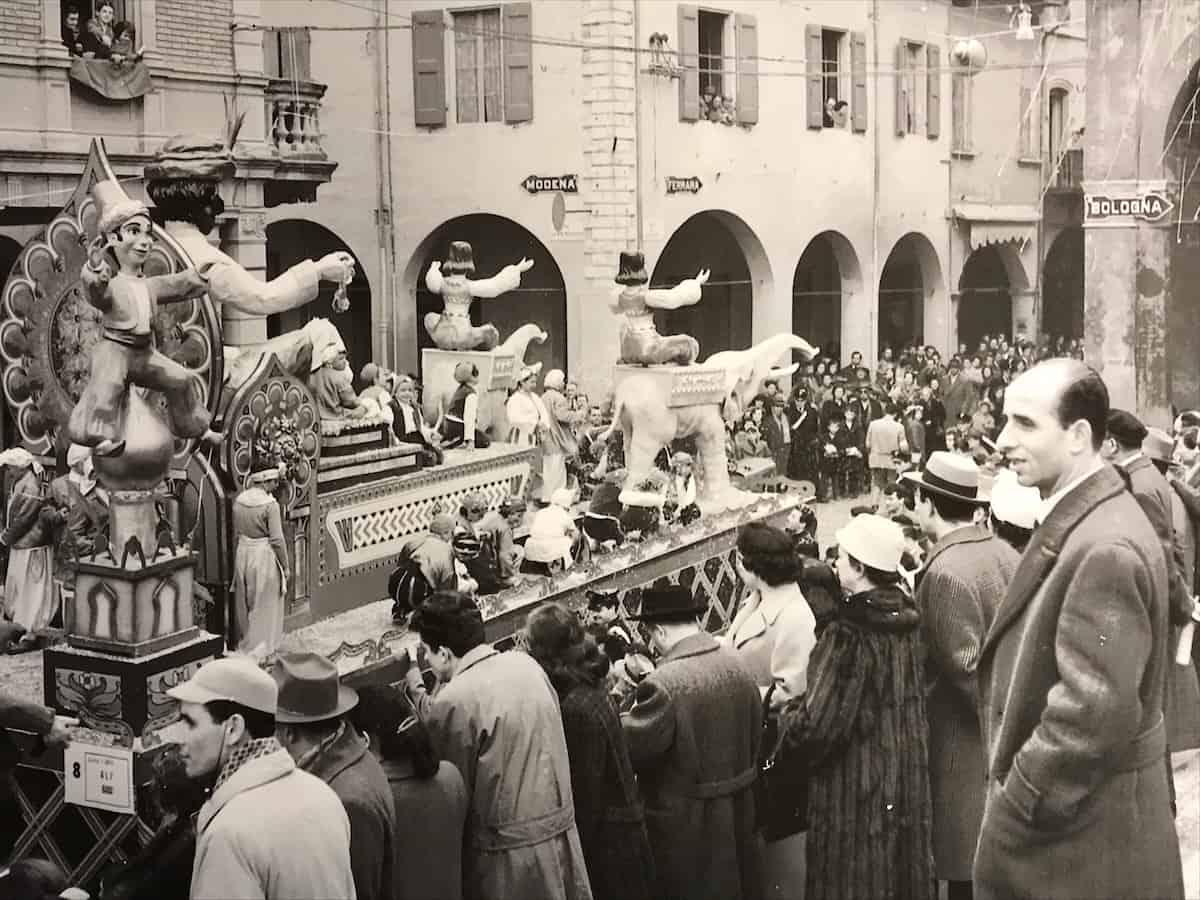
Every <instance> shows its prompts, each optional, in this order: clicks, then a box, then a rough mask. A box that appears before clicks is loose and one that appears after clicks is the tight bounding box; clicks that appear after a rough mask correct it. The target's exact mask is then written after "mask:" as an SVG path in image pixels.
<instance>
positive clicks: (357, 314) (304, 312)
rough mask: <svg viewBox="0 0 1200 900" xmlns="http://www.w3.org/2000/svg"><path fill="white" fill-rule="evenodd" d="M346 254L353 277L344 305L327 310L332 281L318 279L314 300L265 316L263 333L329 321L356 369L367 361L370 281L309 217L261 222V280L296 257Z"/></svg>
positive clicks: (347, 247) (358, 263)
mask: <svg viewBox="0 0 1200 900" xmlns="http://www.w3.org/2000/svg"><path fill="white" fill-rule="evenodd" d="M339 251H341V252H345V253H349V254H350V255H351V256H353V257H354V263H355V266H354V280H353V281H351V282H350V285H349V286H348V287H347V289H346V295H347V297H348V299H349V300H350V308H349V309H348V310H346V312H344V313H335V312H334V311H333V295H334V292H335V291H336V290H337V285H335V284H333V283H332V282H328V281H322V282H321V286H320V290H319V291H318V293H317V298H316V299H315V300H314V301H313V302H312V303H308V304H306V305H304V306H301V307H299V308H297V309H290V310H288V311H287V312H283V313H277V314H276V315H273V316H268V317H267V336H268V337H276V336H277V335H280V334H286V333H287V332H289V331H295V330H296V329H297V328H302V327H304V325H305V324H306V323H307V322H309V321H310V320H312V319H316V318H326V319H329V321H331V322H332V323H333V324H334V326H335V327H336V328H337V330H338V332H339V333H340V334H341V336H342V340H343V341H345V343H346V355H347V356H348V357H349V358H350V366H351V368H352V369H353V370H354V371H355V372H356V373H357V372H358V371H359V370H360V369H361V368H362V367H363V366H364V365H366V364H367V363H368V362H371V360H372V357H373V355H374V352H373V350H372V346H371V285H370V283H369V282H368V281H367V276H366V271H365V270H364V269H363V266H362V263H361V261H360V260H359V258H358V255H357V254H356V253H355V252H354V251H353V250H352V249H351V248H350V245H349V244H347V243H346V242H345V241H343V240H342V239H341V238H340V237H338V235H337V234H336V233H334V232H333V231H331V230H330V229H329V228H326V227H325V226H324V225H321V224H320V223H318V222H313V221H311V220H309V219H280V220H279V221H277V222H272V223H271V224H270V225H268V226H267V278H268V279H270V278H275V277H277V276H279V275H280V274H282V273H283V272H286V271H287V270H288V269H289V268H290V267H291V266H294V265H295V264H296V263H298V262H300V261H301V260H305V259H311V260H314V261H316V260H319V259H320V258H321V257H322V256H324V255H325V254H327V253H335V252H339Z"/></svg>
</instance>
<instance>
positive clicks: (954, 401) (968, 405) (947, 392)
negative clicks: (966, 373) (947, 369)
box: [942, 375, 979, 425]
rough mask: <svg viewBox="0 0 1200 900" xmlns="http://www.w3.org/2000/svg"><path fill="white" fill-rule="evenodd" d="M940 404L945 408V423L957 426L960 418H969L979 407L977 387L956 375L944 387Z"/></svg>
mask: <svg viewBox="0 0 1200 900" xmlns="http://www.w3.org/2000/svg"><path fill="white" fill-rule="evenodd" d="M942 402H943V404H944V405H945V407H946V422H947V423H949V424H950V425H957V424H958V420H959V419H960V418H961V417H962V416H964V415H965V416H966V417H967V418H970V417H971V414H972V413H974V412H975V407H976V406H978V405H979V385H978V384H976V383H975V382H973V381H968V380H967V379H966V378H964V377H963V376H962V375H958V376H956V377H955V378H954V380H953V381H950V382H947V383H946V385H945V386H944V388H943V397H942Z"/></svg>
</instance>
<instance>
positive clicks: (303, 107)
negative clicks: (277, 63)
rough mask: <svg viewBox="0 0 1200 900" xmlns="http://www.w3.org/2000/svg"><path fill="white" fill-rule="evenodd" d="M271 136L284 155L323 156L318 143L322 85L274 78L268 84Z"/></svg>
mask: <svg viewBox="0 0 1200 900" xmlns="http://www.w3.org/2000/svg"><path fill="white" fill-rule="evenodd" d="M264 96H265V97H266V102H267V122H268V132H269V134H270V140H271V143H272V145H274V147H275V149H276V150H278V151H279V155H280V156H281V157H284V158H285V159H287V158H291V159H312V160H323V159H325V150H324V148H323V147H322V146H321V98H322V97H324V96H325V85H323V84H315V83H313V82H311V81H291V80H288V79H282V78H276V79H272V80H271V81H270V82H268V84H267V90H266V92H265V94H264Z"/></svg>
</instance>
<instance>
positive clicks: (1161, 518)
mask: <svg viewBox="0 0 1200 900" xmlns="http://www.w3.org/2000/svg"><path fill="white" fill-rule="evenodd" d="M1122 468H1124V469H1125V473H1126V474H1127V475H1128V476H1129V490H1130V491H1131V492H1132V493H1133V496H1134V498H1135V499H1136V500H1137V502H1138V505H1139V506H1140V507H1141V508H1142V512H1144V513H1145V514H1146V518H1147V519H1149V520H1150V526H1151V527H1152V528H1153V529H1154V533H1155V534H1156V535H1157V536H1158V539H1159V541H1161V542H1162V545H1163V554H1164V555H1165V556H1166V558H1167V562H1168V563H1169V564H1170V568H1169V570H1168V573H1167V596H1168V598H1169V604H1170V605H1169V610H1170V612H1171V616H1172V619H1173V623H1174V624H1176V625H1182V624H1184V623H1185V622H1187V621H1188V619H1189V618H1190V617H1191V614H1192V592H1191V590H1190V589H1189V588H1188V586H1187V584H1186V583H1185V581H1184V572H1186V571H1187V562H1186V560H1184V558H1183V545H1182V544H1181V543H1180V542H1179V540H1178V539H1177V538H1176V536H1175V525H1174V521H1173V519H1172V516H1171V486H1170V485H1169V484H1167V479H1166V478H1165V477H1163V474H1162V473H1161V472H1159V471H1158V469H1156V468H1155V467H1154V463H1152V462H1151V461H1150V460H1149V459H1147V458H1146V457H1145V456H1138V457H1136V458H1135V459H1133V460H1131V461H1130V462H1128V463H1126V464H1125V465H1124V466H1122Z"/></svg>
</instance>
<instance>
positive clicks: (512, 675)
mask: <svg viewBox="0 0 1200 900" xmlns="http://www.w3.org/2000/svg"><path fill="white" fill-rule="evenodd" d="M428 722H429V729H430V733H431V735H432V737H433V742H434V747H435V748H436V749H437V751H438V754H439V755H440V756H441V758H442V759H445V760H448V761H449V762H451V763H453V764H454V765H455V767H457V769H458V770H459V772H461V773H462V776H463V781H464V783H465V784H466V788H467V796H468V797H469V798H470V815H469V816H468V819H467V832H466V842H465V845H464V852H463V896H465V897H467V898H468V900H499V898H507V897H512V898H518V897H521V898H523V897H529V898H535V897H536V898H538V900H591V896H592V892H591V888H590V886H589V883H588V877H587V865H586V863H585V862H584V858H583V848H582V847H581V846H580V843H579V833H578V831H577V830H576V828H575V807H574V800H573V798H572V794H571V772H570V767H569V765H568V761H567V742H566V737H565V736H564V734H563V726H562V718H561V717H560V715H559V709H558V697H557V695H556V694H555V692H554V689H553V688H552V687H551V686H550V680H549V679H548V678H547V677H546V674H545V672H543V671H542V667H541V666H539V665H538V664H537V663H536V662H534V660H533V659H532V658H531V657H530V656H528V655H527V654H525V653H522V652H520V651H513V652H509V653H501V652H499V651H498V650H496V649H495V648H494V647H492V646H491V645H490V644H480V645H479V646H478V647H475V648H474V649H473V650H471V651H469V652H468V653H467V654H466V655H465V656H463V657H462V659H461V660H460V661H459V667H458V671H457V672H456V673H455V675H454V678H453V679H452V680H451V681H450V682H449V683H447V684H446V685H444V686H443V688H442V689H441V690H440V691H439V692H438V693H437V695H436V696H435V697H434V699H433V702H432V703H431V704H430V707H429V715H428Z"/></svg>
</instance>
